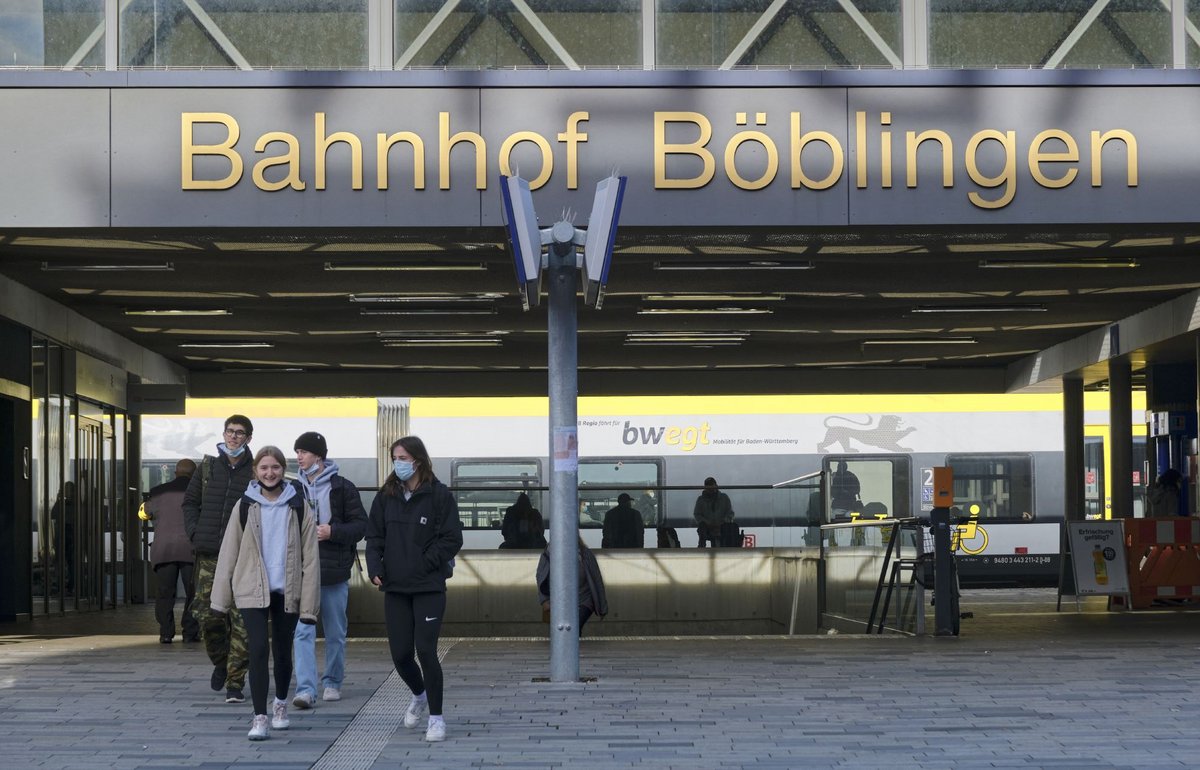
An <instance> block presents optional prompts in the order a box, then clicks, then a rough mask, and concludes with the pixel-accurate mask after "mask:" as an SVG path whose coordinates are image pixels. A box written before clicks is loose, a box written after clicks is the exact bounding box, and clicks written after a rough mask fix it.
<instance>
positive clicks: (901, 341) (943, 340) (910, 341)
mask: <svg viewBox="0 0 1200 770" xmlns="http://www.w3.org/2000/svg"><path fill="white" fill-rule="evenodd" d="M976 342H977V340H976V339H975V338H974V337H885V338H880V339H874V340H863V341H862V344H863V345H864V346H865V345H974V344H975V343H976Z"/></svg>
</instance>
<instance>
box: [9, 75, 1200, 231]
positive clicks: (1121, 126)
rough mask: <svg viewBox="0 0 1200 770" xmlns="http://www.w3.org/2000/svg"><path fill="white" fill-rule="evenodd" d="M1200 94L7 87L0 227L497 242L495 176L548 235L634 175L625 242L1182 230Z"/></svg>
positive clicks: (1190, 215)
mask: <svg viewBox="0 0 1200 770" xmlns="http://www.w3.org/2000/svg"><path fill="white" fill-rule="evenodd" d="M1192 93H1194V92H1193V89H1191V88H1171V87H1165V86H1164V87H1145V88H1136V89H1131V88H1124V87H1102V86H1096V87H1074V88H1069V87H1057V88H1028V87H987V88H982V87H981V88H966V87H958V88H945V87H942V88H903V89H896V88H857V87H856V88H845V87H826V88H815V87H813V88H690V89H684V88H441V89H434V88H262V89H249V88H114V89H112V90H111V91H110V90H104V89H100V90H57V89H34V90H9V91H3V92H0V95H2V96H3V97H4V98H5V100H6V104H13V105H16V106H17V108H18V111H20V112H21V113H23V114H24V115H29V116H32V120H30V121H24V120H20V119H17V118H13V117H8V118H7V119H6V118H4V117H0V137H3V139H4V141H5V143H6V145H5V146H6V147H7V148H8V149H9V158H10V159H11V164H12V165H11V166H10V168H9V169H6V176H8V177H9V178H15V179H19V180H20V184H18V185H6V186H5V187H4V188H3V191H0V203H4V204H6V205H5V206H4V207H3V209H0V217H2V218H3V221H5V222H6V223H7V224H8V225H9V226H13V227H94V226H103V225H107V224H111V225H112V226H116V227H277V228H292V227H398V228H403V227H412V226H444V227H477V226H480V225H483V226H495V225H498V224H500V222H501V216H500V210H499V202H498V201H499V198H498V195H497V193H496V177H497V175H498V174H499V173H501V171H511V172H520V173H521V174H522V175H523V176H525V177H526V178H529V179H531V180H533V181H534V187H535V192H534V200H535V204H537V205H538V209H539V211H540V212H541V214H542V216H543V218H544V219H545V218H551V217H557V215H558V214H559V212H560V211H561V210H562V209H564V208H568V209H572V210H574V211H576V212H578V215H577V217H576V219H577V221H578V222H579V223H580V224H586V217H587V213H588V212H589V211H590V207H591V199H592V190H593V188H594V185H595V183H596V182H597V181H598V180H599V179H601V178H603V177H605V176H607V175H608V174H609V173H611V172H612V171H613V170H616V171H618V172H619V173H622V174H625V175H627V176H628V177H629V180H630V181H629V187H628V192H627V199H626V204H625V210H624V213H623V216H622V224H623V225H628V226H647V227H666V226H671V227H710V226H740V227H746V226H751V227H753V226H771V227H779V226H820V227H844V226H859V225H926V224H958V225H967V226H976V225H978V226H993V225H1011V224H1041V223H1064V222H1067V223H1090V222H1111V221H1115V220H1119V221H1122V222H1127V223H1139V222H1164V221H1173V222H1188V221H1195V218H1196V215H1195V213H1194V212H1193V210H1192V209H1193V207H1192V206H1191V205H1190V203H1189V201H1192V200H1194V199H1195V197H1196V193H1197V192H1198V190H1197V186H1198V184H1200V183H1198V181H1197V180H1200V145H1198V144H1197V143H1196V142H1194V141H1192V139H1191V135H1192V133H1193V132H1194V131H1193V127H1194V126H1195V125H1197V121H1198V119H1200V102H1198V101H1197V100H1196V99H1194V98H1192V99H1189V98H1188V96H1189V95H1190V94H1192ZM110 95H111V102H112V105H111V111H109V110H108V100H109V98H110ZM3 114H4V115H8V116H11V115H12V114H13V112H10V111H7V110H6V111H5V112H4V113H3ZM110 125H111V132H110V129H109V126H110ZM381 142H382V143H383V144H384V145H385V146H387V147H390V149H388V150H387V153H386V158H387V162H386V164H385V165H383V166H381V165H380V164H379V162H378V161H379V158H380V157H381V152H380V151H379V147H380V143H381ZM110 146H111V158H110V155H109V148H110ZM914 148H915V151H914ZM914 152H915V154H914ZM418 157H421V158H422V161H421V162H420V163H416V159H417V158H418ZM944 158H949V163H948V164H947V163H945V162H944ZM110 159H111V177H110V176H109V172H110V169H109V161H110ZM414 164H415V165H414ZM110 189H111V203H110V201H109V195H110V192H109V191H110Z"/></svg>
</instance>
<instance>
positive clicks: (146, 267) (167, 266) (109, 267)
mask: <svg viewBox="0 0 1200 770" xmlns="http://www.w3.org/2000/svg"><path fill="white" fill-rule="evenodd" d="M174 269H175V263H174V262H157V263H148V262H141V263H138V264H131V265H118V264H104V263H102V262H76V263H68V262H43V263H42V270H45V271H48V272H58V271H70V272H81V273H120V272H131V273H132V272H170V271H173V270H174Z"/></svg>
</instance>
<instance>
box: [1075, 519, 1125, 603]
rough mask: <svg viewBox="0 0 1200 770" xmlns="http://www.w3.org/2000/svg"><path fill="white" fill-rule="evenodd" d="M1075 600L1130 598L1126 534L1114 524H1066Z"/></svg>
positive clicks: (1087, 522) (1084, 522)
mask: <svg viewBox="0 0 1200 770" xmlns="http://www.w3.org/2000/svg"><path fill="white" fill-rule="evenodd" d="M1067 536H1068V537H1069V538H1070V540H1071V564H1072V565H1073V566H1074V569H1075V594H1076V595H1077V596H1091V595H1098V596H1106V595H1107V596H1117V595H1128V594H1129V572H1128V570H1127V569H1126V566H1125V531H1124V529H1123V528H1122V527H1121V522H1120V520H1117V521H1076V522H1071V523H1069V524H1067Z"/></svg>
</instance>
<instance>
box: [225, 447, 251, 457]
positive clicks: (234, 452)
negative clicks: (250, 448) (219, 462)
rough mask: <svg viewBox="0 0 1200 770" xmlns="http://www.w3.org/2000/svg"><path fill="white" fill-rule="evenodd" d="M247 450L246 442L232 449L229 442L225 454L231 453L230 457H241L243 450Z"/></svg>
mask: <svg viewBox="0 0 1200 770" xmlns="http://www.w3.org/2000/svg"><path fill="white" fill-rule="evenodd" d="M245 451H246V445H245V444H242V445H241V446H240V447H238V448H237V449H230V448H229V445H228V444H226V445H225V454H227V455H229V456H230V457H241V456H242V452H245Z"/></svg>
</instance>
